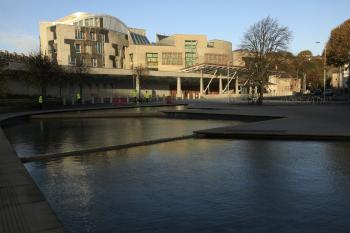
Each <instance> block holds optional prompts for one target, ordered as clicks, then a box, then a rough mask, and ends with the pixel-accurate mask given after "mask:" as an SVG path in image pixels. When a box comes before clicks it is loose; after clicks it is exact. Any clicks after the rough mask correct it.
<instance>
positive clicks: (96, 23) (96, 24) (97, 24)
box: [95, 18, 100, 27]
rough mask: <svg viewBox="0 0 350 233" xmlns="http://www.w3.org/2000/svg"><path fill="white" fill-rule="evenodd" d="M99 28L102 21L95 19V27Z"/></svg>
mask: <svg viewBox="0 0 350 233" xmlns="http://www.w3.org/2000/svg"><path fill="white" fill-rule="evenodd" d="M99 26H100V19H99V18H95V27H99Z"/></svg>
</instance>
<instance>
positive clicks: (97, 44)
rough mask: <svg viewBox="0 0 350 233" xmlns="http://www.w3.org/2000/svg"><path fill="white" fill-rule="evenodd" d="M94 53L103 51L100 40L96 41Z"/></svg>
mask: <svg viewBox="0 0 350 233" xmlns="http://www.w3.org/2000/svg"><path fill="white" fill-rule="evenodd" d="M96 53H99V54H102V53H103V43H101V42H97V43H96Z"/></svg>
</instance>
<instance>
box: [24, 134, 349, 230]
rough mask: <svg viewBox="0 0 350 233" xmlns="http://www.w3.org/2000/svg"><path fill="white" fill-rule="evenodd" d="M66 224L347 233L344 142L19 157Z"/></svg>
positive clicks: (174, 145)
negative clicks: (44, 158)
mask: <svg viewBox="0 0 350 233" xmlns="http://www.w3.org/2000/svg"><path fill="white" fill-rule="evenodd" d="M26 167H27V169H28V171H29V172H30V174H31V175H32V176H33V177H34V179H35V181H36V183H37V184H38V186H39V187H40V189H41V190H42V191H43V193H44V195H45V196H46V198H47V199H48V201H49V202H50V204H51V205H52V207H53V209H54V210H55V211H56V213H57V214H58V217H59V218H60V219H61V220H62V222H63V223H64V225H65V226H66V228H67V229H68V230H70V231H71V232H102V233H110V232H279V233H280V232H283V233H284V232H305V233H309V232H315V233H316V232H317V233H320V232H331V233H333V232H334V233H338V232H350V145H349V143H337V142H295V141H267V140H266V141H249V140H241V141H240V140H237V141H231V140H205V139H191V140H184V141H177V142H170V143H163V144H157V145H152V146H146V147H138V148H132V149H127V150H119V151H111V152H106V153H97V154H91V155H89V156H83V157H69V158H64V159H58V160H53V161H49V162H36V163H30V164H27V165H26Z"/></svg>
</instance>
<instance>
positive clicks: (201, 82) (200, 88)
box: [199, 71, 204, 98]
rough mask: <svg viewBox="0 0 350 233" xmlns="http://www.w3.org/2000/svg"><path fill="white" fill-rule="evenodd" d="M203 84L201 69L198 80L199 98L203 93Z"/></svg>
mask: <svg viewBox="0 0 350 233" xmlns="http://www.w3.org/2000/svg"><path fill="white" fill-rule="evenodd" d="M203 86H204V85H203V71H201V78H200V80H199V98H201V97H202V95H203V89H204V88H203Z"/></svg>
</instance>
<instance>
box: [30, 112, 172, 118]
mask: <svg viewBox="0 0 350 233" xmlns="http://www.w3.org/2000/svg"><path fill="white" fill-rule="evenodd" d="M165 116H166V114H165V113H162V112H120V113H89V112H84V113H81V114H74V113H54V114H39V115H31V116H30V118H32V119H80V118H129V117H132V118H135V117H142V118H145V117H165Z"/></svg>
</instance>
